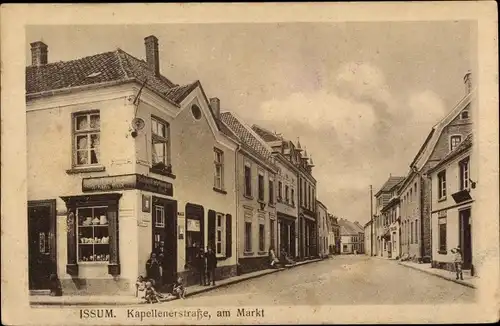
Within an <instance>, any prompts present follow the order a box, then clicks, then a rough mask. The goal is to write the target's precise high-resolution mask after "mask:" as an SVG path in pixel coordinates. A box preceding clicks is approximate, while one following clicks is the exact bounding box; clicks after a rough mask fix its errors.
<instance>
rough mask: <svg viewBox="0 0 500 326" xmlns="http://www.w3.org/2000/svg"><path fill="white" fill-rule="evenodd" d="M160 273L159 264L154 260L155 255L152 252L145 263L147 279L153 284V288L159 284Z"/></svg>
mask: <svg viewBox="0 0 500 326" xmlns="http://www.w3.org/2000/svg"><path fill="white" fill-rule="evenodd" d="M160 273H161V272H160V262H159V261H158V259H157V258H156V253H154V252H152V253H151V255H150V256H149V259H148V261H147V262H146V275H147V278H148V279H151V280H153V281H154V282H155V284H153V286H156V284H158V283H159V282H160V278H161V274H160Z"/></svg>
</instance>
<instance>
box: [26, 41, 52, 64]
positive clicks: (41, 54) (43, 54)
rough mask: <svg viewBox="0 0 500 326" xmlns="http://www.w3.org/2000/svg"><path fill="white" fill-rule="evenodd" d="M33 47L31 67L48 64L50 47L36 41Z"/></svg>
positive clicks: (32, 44)
mask: <svg viewBox="0 0 500 326" xmlns="http://www.w3.org/2000/svg"><path fill="white" fill-rule="evenodd" d="M30 45H31V65H33V66H41V65H45V64H47V53H48V52H49V51H48V46H47V44H45V43H43V42H42V41H36V42H33V43H31V44H30Z"/></svg>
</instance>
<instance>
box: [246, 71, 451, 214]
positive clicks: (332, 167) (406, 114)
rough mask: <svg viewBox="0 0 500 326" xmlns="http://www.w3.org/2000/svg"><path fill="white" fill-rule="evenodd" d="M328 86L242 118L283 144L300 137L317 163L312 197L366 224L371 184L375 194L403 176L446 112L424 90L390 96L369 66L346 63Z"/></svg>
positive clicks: (273, 102) (274, 101)
mask: <svg viewBox="0 0 500 326" xmlns="http://www.w3.org/2000/svg"><path fill="white" fill-rule="evenodd" d="M330 80H333V81H334V82H333V83H332V84H331V85H330V86H329V87H327V88H326V89H322V90H319V91H310V92H296V93H293V94H291V95H289V96H288V97H286V98H275V99H272V100H269V101H265V102H263V103H261V105H260V106H259V107H258V108H257V109H256V110H255V111H252V112H243V113H242V115H243V116H244V118H245V119H247V120H248V121H249V122H251V123H258V124H260V125H262V126H263V127H266V128H268V129H270V130H274V131H277V132H279V133H281V134H282V135H283V136H284V137H285V138H287V139H290V140H294V141H295V140H296V139H297V137H300V141H301V143H302V145H305V146H306V147H307V151H308V153H309V154H310V155H312V156H313V158H314V163H315V164H316V166H315V168H314V172H313V174H314V176H315V178H316V179H317V180H318V192H317V193H318V198H319V199H320V200H321V201H322V202H324V203H325V204H326V205H327V207H328V208H329V210H330V211H331V212H332V213H334V214H338V215H339V216H342V217H345V218H348V219H351V220H360V221H365V220H367V219H368V218H369V209H370V207H369V204H367V205H364V204H361V203H365V202H366V203H368V200H369V196H368V194H367V192H368V187H369V185H370V184H372V185H373V187H374V190H375V191H376V189H377V187H379V186H381V184H382V183H383V182H384V181H385V180H386V179H387V177H388V176H389V173H392V174H393V175H402V176H404V175H405V174H406V172H407V167H408V164H409V163H410V161H411V159H412V158H413V156H414V155H415V154H416V151H418V148H419V147H420V145H421V144H422V142H423V140H424V139H425V137H426V135H427V133H428V132H429V130H430V128H431V127H432V126H433V125H434V124H435V123H437V121H439V119H440V118H441V117H442V116H443V115H444V112H445V111H444V105H443V102H442V100H441V99H440V98H439V96H438V95H437V94H435V93H434V92H432V91H430V90H411V91H410V92H408V93H409V94H410V95H405V96H402V95H399V94H393V93H392V92H391V90H390V87H389V86H388V85H387V82H386V79H385V76H384V74H383V72H382V71H381V70H380V69H378V68H377V67H375V66H373V65H371V64H369V63H362V62H351V63H346V64H344V65H342V66H341V67H340V68H339V69H338V70H337V71H336V72H335V74H334V75H333V76H331V78H330ZM361 197H362V198H361ZM365 197H366V198H365Z"/></svg>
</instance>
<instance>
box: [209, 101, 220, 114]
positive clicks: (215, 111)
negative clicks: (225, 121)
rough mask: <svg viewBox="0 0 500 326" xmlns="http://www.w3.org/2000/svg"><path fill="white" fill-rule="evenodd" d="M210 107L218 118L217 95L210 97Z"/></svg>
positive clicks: (218, 104)
mask: <svg viewBox="0 0 500 326" xmlns="http://www.w3.org/2000/svg"><path fill="white" fill-rule="evenodd" d="M210 108H211V109H212V112H213V113H214V116H215V117H216V118H217V119H220V100H219V98H217V97H212V98H211V99H210Z"/></svg>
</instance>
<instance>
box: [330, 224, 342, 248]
mask: <svg viewBox="0 0 500 326" xmlns="http://www.w3.org/2000/svg"><path fill="white" fill-rule="evenodd" d="M331 220H332V230H333V235H334V240H335V242H334V243H333V247H332V249H333V254H335V255H339V254H340V249H341V246H340V244H341V239H340V225H339V218H338V217H337V216H332V219H331Z"/></svg>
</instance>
